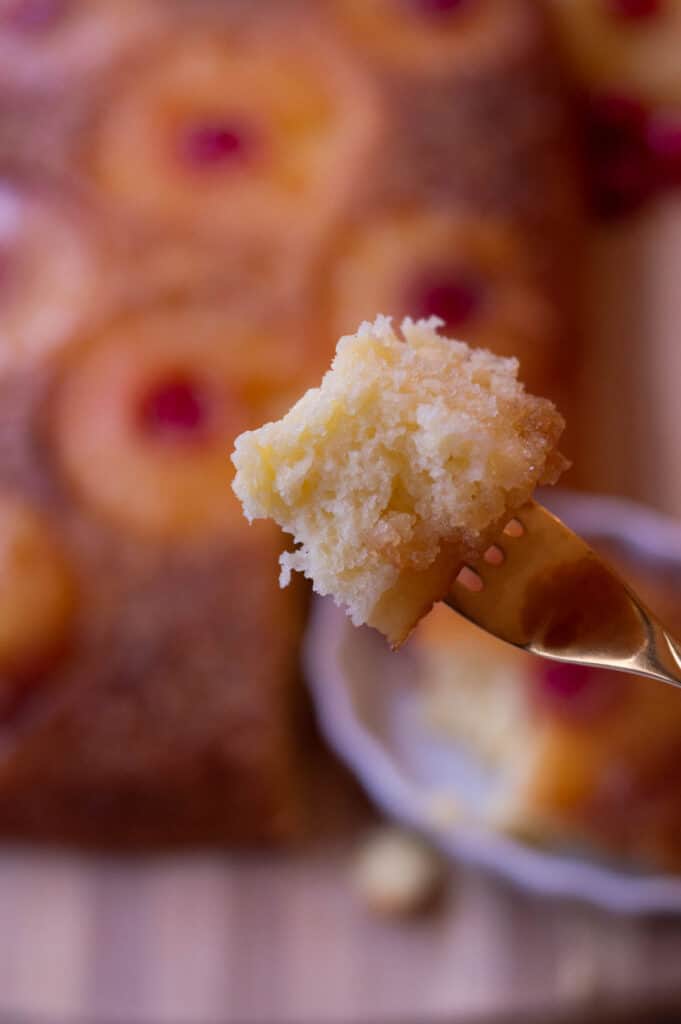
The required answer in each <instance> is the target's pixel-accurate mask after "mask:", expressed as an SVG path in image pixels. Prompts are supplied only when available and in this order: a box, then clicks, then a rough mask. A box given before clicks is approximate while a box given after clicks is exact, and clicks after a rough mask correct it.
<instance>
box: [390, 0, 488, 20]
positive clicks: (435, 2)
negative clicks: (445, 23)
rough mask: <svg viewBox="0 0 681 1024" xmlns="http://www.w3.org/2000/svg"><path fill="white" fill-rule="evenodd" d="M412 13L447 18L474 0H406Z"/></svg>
mask: <svg viewBox="0 0 681 1024" xmlns="http://www.w3.org/2000/svg"><path fill="white" fill-rule="evenodd" d="M404 3H405V5H406V7H407V8H408V10H409V11H411V13H412V14H415V15H418V16H420V17H424V18H438V19H440V18H442V19H444V18H447V17H448V16H449V15H452V14H459V13H460V12H461V11H462V10H464V9H465V8H467V7H470V6H471V3H472V0H404Z"/></svg>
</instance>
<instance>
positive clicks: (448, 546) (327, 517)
mask: <svg viewBox="0 0 681 1024" xmlns="http://www.w3.org/2000/svg"><path fill="white" fill-rule="evenodd" d="M441 326H442V322H441V321H440V320H438V319H437V318H436V317H432V318H430V319H428V320H419V321H417V322H414V321H412V320H410V319H406V320H405V321H404V322H403V324H402V328H401V333H398V332H396V331H395V330H394V329H393V326H392V323H391V320H390V318H388V317H385V316H379V317H378V318H377V319H376V321H375V322H374V323H363V324H362V325H361V327H360V328H359V330H358V332H357V334H355V335H348V336H346V337H344V338H341V340H340V341H339V342H338V346H337V348H336V355H335V358H334V360H333V363H332V365H331V369H330V370H329V371H328V372H327V373H326V374H325V376H324V378H323V380H322V383H321V385H320V387H318V388H313V389H311V390H309V391H308V392H307V393H306V394H304V395H303V397H302V398H301V399H300V400H299V401H298V402H297V403H296V404H295V405H294V406H293V408H292V409H291V410H290V411H289V412H288V413H287V414H286V415H285V416H284V417H283V418H282V419H281V420H279V421H277V422H276V423H267V424H265V425H264V426H263V427H261V428H260V429H258V430H253V431H247V432H246V433H244V434H241V436H240V437H238V438H237V440H236V445H235V451H234V453H233V455H232V461H233V462H234V465H235V467H236V470H237V472H236V476H235V479H234V483H233V487H234V491H235V492H236V494H237V496H238V497H239V499H240V500H241V502H242V504H243V507H244V512H245V514H246V516H247V518H248V519H249V520H252V519H256V518H261V517H270V518H272V519H274V520H276V522H277V523H279V525H280V526H282V527H283V529H284V530H285V531H287V532H288V533H290V534H292V535H293V537H294V539H295V541H296V544H297V547H296V549H295V550H293V551H289V552H285V553H284V554H283V555H282V558H281V583H282V585H284V586H285V585H286V584H287V583H288V582H289V580H290V578H291V573H292V572H294V571H296V572H301V573H303V574H304V575H305V576H307V577H309V578H310V579H311V580H312V581H313V584H314V588H315V590H316V591H317V592H318V593H320V594H323V595H325V594H331V595H333V597H334V598H335V600H336V601H337V603H339V604H341V605H343V606H345V608H346V609H347V611H348V612H349V614H350V616H351V618H352V621H353V622H354V623H355V624H356V625H360V624H362V623H365V622H368V623H369V624H371V625H375V626H377V627H378V628H380V629H382V630H383V632H385V633H386V635H387V636H388V638H389V639H390V640H391V642H392V643H394V644H396V643H399V642H401V641H402V640H403V639H404V637H405V636H406V635H407V633H408V632H409V631H410V629H411V628H412V627H413V626H414V625H415V623H416V622H417V621H418V619H419V618H420V617H421V615H423V614H425V612H427V611H428V610H429V608H430V607H431V606H432V604H433V602H434V601H436V600H438V599H439V598H440V597H442V596H443V595H444V593H446V590H447V588H448V586H449V584H450V583H451V580H452V579H453V577H454V576H455V575H456V572H457V570H458V568H459V567H460V565H461V562H462V561H464V560H465V559H468V558H471V557H477V556H479V555H480V554H482V552H483V551H484V549H485V547H486V546H487V544H488V543H489V542H490V540H491V538H492V537H493V535H494V533H495V531H496V530H498V529H499V527H500V526H501V525H503V523H504V522H505V520H506V519H507V518H509V517H510V515H511V513H512V512H513V510H515V509H517V508H519V507H521V506H522V505H523V504H525V503H526V502H527V501H528V499H529V498H530V497H531V495H532V493H533V491H534V488H535V487H536V486H537V485H538V484H545V483H553V482H554V481H555V480H556V479H557V477H558V476H559V474H560V473H561V471H562V470H563V468H564V467H565V465H566V463H565V460H564V459H563V457H562V456H561V455H559V454H558V452H557V450H556V444H557V441H558V438H559V436H560V434H561V432H562V430H563V427H564V422H563V419H562V417H561V416H560V414H559V413H558V412H557V411H556V409H555V407H554V406H553V405H552V404H551V402H549V401H547V400H546V399H542V398H535V397H533V396H532V395H529V394H527V393H526V392H525V389H524V387H523V385H522V384H521V383H520V382H519V381H518V379H517V374H518V362H517V360H515V359H504V358H501V357H499V356H495V355H493V354H492V353H491V352H488V351H486V350H484V349H472V348H470V347H469V346H468V345H466V344H464V343H463V342H459V341H453V340H451V339H449V338H446V337H444V336H443V335H441V334H440V333H439V328H440V327H441Z"/></svg>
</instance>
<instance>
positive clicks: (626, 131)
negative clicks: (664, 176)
mask: <svg viewBox="0 0 681 1024" xmlns="http://www.w3.org/2000/svg"><path fill="white" fill-rule="evenodd" d="M649 119H650V114H649V111H648V109H647V108H646V107H645V106H644V105H643V104H641V103H639V102H638V101H637V100H635V99H632V98H631V97H629V96H620V95H605V96H596V97H592V98H591V100H590V101H589V103H588V105H587V107H586V110H585V118H584V138H585V155H586V164H587V172H588V184H589V193H590V199H591V204H592V207H593V210H594V212H595V213H596V214H597V215H598V216H600V217H603V218H610V217H617V216H621V215H623V214H626V213H629V212H633V211H634V210H636V209H638V208H640V207H641V206H642V205H643V204H644V203H645V201H646V200H647V199H649V198H650V197H651V195H652V194H653V193H654V191H655V187H656V185H657V174H656V168H655V163H654V160H653V159H652V158H651V153H650V149H649V146H648V140H647V132H648V124H649Z"/></svg>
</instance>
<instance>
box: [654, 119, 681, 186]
mask: <svg viewBox="0 0 681 1024" xmlns="http://www.w3.org/2000/svg"><path fill="white" fill-rule="evenodd" d="M648 146H649V148H650V152H651V154H652V157H653V160H654V161H655V165H656V167H657V179H658V181H659V183H660V184H661V185H663V186H666V187H670V188H676V187H679V186H681V114H679V115H676V116H674V117H672V116H670V115H665V114H659V115H658V116H656V117H653V118H652V120H651V122H650V125H649V127H648Z"/></svg>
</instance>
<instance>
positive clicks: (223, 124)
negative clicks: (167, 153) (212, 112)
mask: <svg viewBox="0 0 681 1024" xmlns="http://www.w3.org/2000/svg"><path fill="white" fill-rule="evenodd" d="M179 141H180V153H181V155H182V157H183V159H184V161H185V162H186V163H187V164H190V165H191V166H192V167H196V168H202V169H214V168H222V167H226V166H230V165H234V164H239V163H242V162H243V161H244V160H247V159H248V158H249V157H251V156H252V154H253V149H254V144H255V139H254V136H253V132H252V131H251V130H250V129H249V128H248V127H247V126H246V125H242V124H237V123H236V122H228V121H218V120H215V121H203V122H200V123H196V124H192V125H189V126H188V127H186V128H185V129H184V130H183V132H182V134H181V136H180V140H179Z"/></svg>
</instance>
